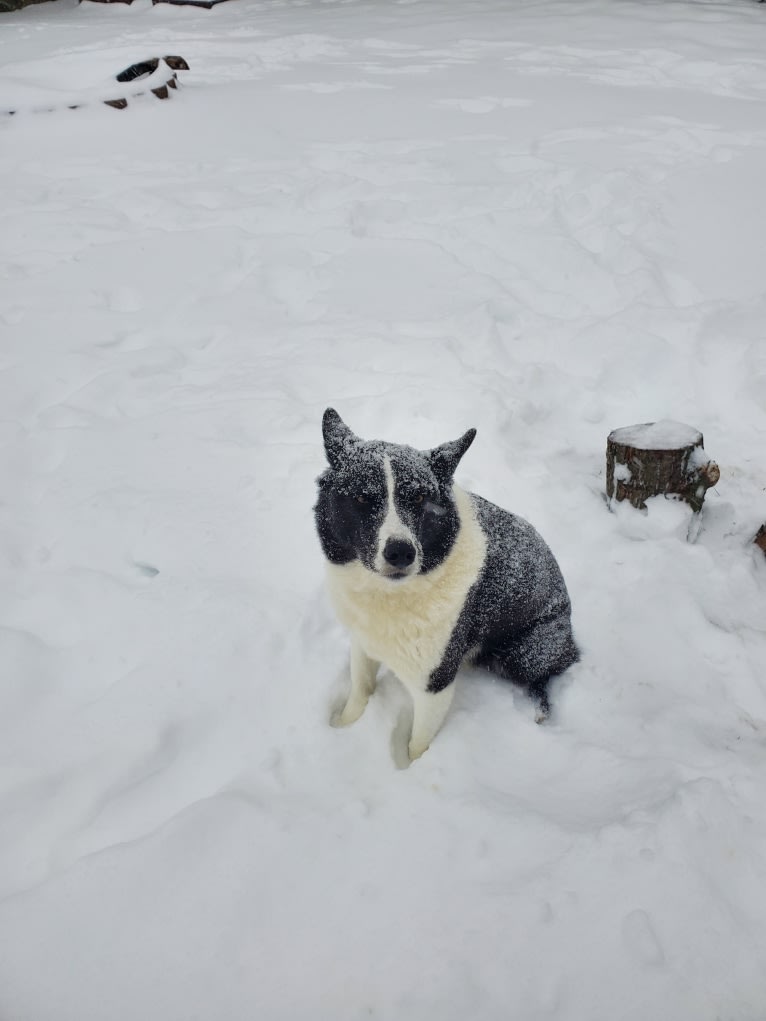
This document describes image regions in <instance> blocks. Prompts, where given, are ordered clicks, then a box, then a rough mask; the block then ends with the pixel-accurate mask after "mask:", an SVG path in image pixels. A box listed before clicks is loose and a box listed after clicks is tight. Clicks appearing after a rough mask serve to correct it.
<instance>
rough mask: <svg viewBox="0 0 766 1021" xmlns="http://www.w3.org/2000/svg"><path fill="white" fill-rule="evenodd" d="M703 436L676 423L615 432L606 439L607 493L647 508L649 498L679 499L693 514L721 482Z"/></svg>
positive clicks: (639, 507) (616, 498) (631, 426)
mask: <svg viewBox="0 0 766 1021" xmlns="http://www.w3.org/2000/svg"><path fill="white" fill-rule="evenodd" d="M720 475H721V473H720V471H719V469H718V465H717V464H716V463H715V461H711V460H710V458H708V457H707V455H706V454H705V451H704V448H703V440H702V433H701V432H699V430H698V429H694V428H692V427H691V426H688V425H683V424H682V423H680V422H671V421H664V422H645V423H643V424H642V425H629V426H626V427H625V428H623V429H615V430H614V432H611V433H610V434H609V437H608V439H607V441H606V495H607V499H608V501H609V503H610V504H611V502H612V501H613V500H616V501H617V502H619V501H620V500H628V501H629V502H630V503H631V504H632V505H633V506H634V507H637V508H638V509H639V510H646V500H648V499H649V497H651V496H669V497H673V498H676V499H679V500H684V501H685V502H686V503H688V504H689V506H690V507H691V508H692V510H693V511H694V512H695V513H697V514H698V513H699V512H700V510H701V509H702V503H703V501H704V499H705V493H706V492H707V490H708V489H710V487H711V486H714V485H715V484H716V482H718V479H719V478H720Z"/></svg>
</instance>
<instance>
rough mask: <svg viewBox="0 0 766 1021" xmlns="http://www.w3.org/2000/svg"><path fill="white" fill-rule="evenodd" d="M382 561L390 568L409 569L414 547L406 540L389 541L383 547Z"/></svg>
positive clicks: (413, 557) (413, 556) (413, 555)
mask: <svg viewBox="0 0 766 1021" xmlns="http://www.w3.org/2000/svg"><path fill="white" fill-rule="evenodd" d="M383 559H384V560H385V561H386V563H387V564H390V565H391V566H392V567H399V568H405V567H409V566H410V564H411V563H412V562H413V560H414V559H415V547H414V546H413V545H412V543H411V542H407V540H406V539H389V540H388V542H387V543H386V545H385V546H384V547H383Z"/></svg>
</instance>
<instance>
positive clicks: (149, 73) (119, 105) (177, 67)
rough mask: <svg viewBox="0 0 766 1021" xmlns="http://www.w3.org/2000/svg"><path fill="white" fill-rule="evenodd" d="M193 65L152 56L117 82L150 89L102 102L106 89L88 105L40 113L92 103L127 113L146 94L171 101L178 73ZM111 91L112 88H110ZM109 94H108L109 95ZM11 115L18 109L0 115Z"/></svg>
mask: <svg viewBox="0 0 766 1021" xmlns="http://www.w3.org/2000/svg"><path fill="white" fill-rule="evenodd" d="M188 70H189V65H188V64H187V63H186V61H185V60H184V58H183V57H178V56H174V55H172V54H169V55H168V56H165V57H149V58H148V59H147V60H140V61H137V62H136V63H135V64H131V65H130V67H126V68H125V70H124V71H120V73H119V74H116V75H115V76H114V80H115V81H116V82H119V84H120V85H133V84H134V83H139V84H140V83H141V82H142V80H143V79H146V84H147V86H148V88H147V89H144V90H143V91H142V90H141V89H140V88H139V89H136V88H134V87H131V88H130V89H128V90H126V91H127V93H128V95H127V96H118V97H117V98H116V99H102V98H101V96H103V94H104V92H105V91H106V90H105V89H104V88H103V86H101V87H100V89H99V91H100V95H99V93H96V95H95V96H94V97H93V99H88V100H87V101H85V102H82V103H80V102H77V103H65V102H63V101H62V102H61V103H60V104H59V105H58V106H57V105H52V106H42V107H37V108H36V112H47V113H52V112H53V111H54V110H63V109H65V108H66V109H67V110H79V109H80V107H81V106H86V105H88V104H89V103H98V102H102V103H103V104H104V106H111V107H112V108H113V109H115V110H124V109H125V107H126V106H127V105H128V98H130V99H134V98H136V97H138V96H143V95H145V93H146V92H151V94H152V95H153V96H156V97H157V99H168V98H169V96H170V91H169V90H170V89H177V88H178V75H177V74H176V71H188ZM109 91H111V89H109ZM115 91H117V90H116V89H115ZM107 94H108V93H107ZM3 113H5V114H8V116H10V117H12V116H13V115H14V114H15V113H16V110H15V109H14V110H2V109H1V108H0V114H3Z"/></svg>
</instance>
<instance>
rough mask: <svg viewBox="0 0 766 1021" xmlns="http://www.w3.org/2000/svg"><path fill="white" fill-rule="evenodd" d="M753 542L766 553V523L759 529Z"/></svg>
mask: <svg viewBox="0 0 766 1021" xmlns="http://www.w3.org/2000/svg"><path fill="white" fill-rule="evenodd" d="M753 542H754V543H755V545H756V546H757V547H758V548H759V549H762V550H763V552H764V553H766V524H764V525H761V527H760V528H759V529H758V531H757V533H756V536H755V538H754V539H753Z"/></svg>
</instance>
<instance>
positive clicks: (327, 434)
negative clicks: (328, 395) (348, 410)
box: [322, 408, 359, 469]
mask: <svg viewBox="0 0 766 1021" xmlns="http://www.w3.org/2000/svg"><path fill="white" fill-rule="evenodd" d="M322 436H323V437H324V449H325V453H326V454H327V460H328V461H329V462H330V467H331V468H336V469H337V468H340V466H341V464H342V463H343V461H344V459H345V456H346V455H347V454H348V453H350V451H351V448H352V446H353V445H354V444H356V443H359V437H358V436H356V435H355V434H354V433H353V432H352V431H351V430H350V429H349V427H348V426H347V425H346V423H345V422H344V421H343V419H342V418H341V417H340V415H339V414H338V412H337V411H336V410H335V408H327V410H326V411H325V413H324V415H323V416H322Z"/></svg>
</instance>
